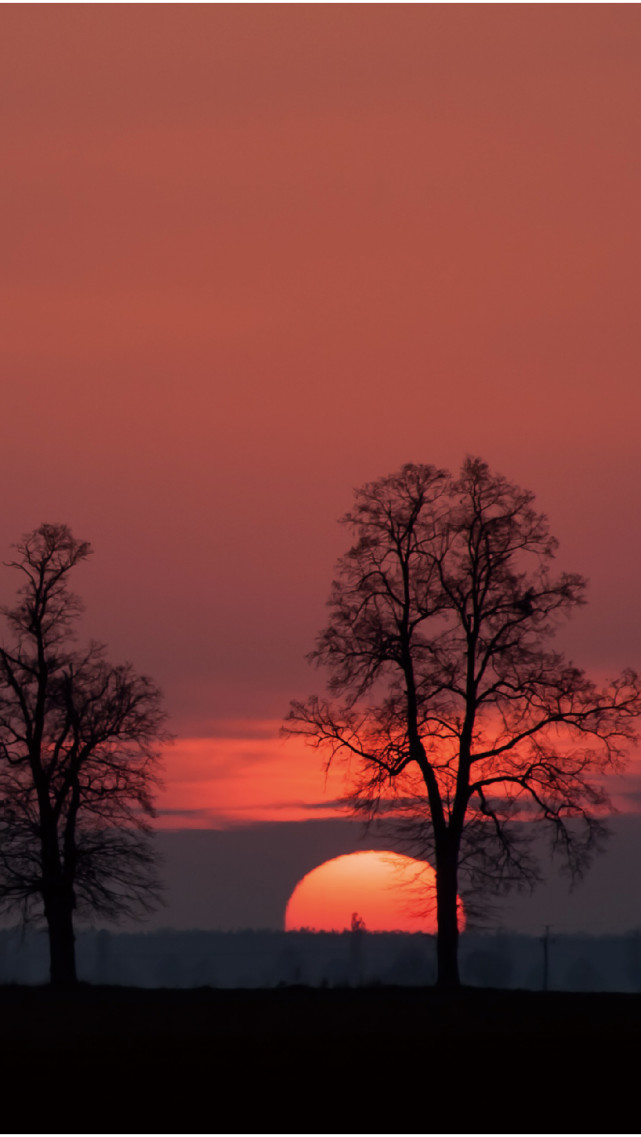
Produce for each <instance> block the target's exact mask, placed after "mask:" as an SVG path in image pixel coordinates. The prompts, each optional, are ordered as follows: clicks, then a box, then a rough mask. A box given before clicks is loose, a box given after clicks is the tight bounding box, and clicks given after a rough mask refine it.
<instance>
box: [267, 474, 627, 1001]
mask: <svg viewBox="0 0 641 1137" xmlns="http://www.w3.org/2000/svg"><path fill="white" fill-rule="evenodd" d="M532 502H533V495H532V494H531V493H529V492H527V491H523V490H521V489H519V488H518V487H517V486H515V485H512V484H510V483H509V482H508V481H507V480H506V479H505V478H503V477H501V476H500V475H497V474H494V473H492V472H491V471H490V470H489V468H488V466H487V465H486V464H485V463H484V462H482V461H480V460H479V459H468V460H467V461H466V462H465V464H464V466H463V469H462V472H461V475H460V477H459V478H453V477H452V476H451V475H450V474H449V473H448V472H446V471H443V470H438V469H436V468H435V467H433V466H424V465H406V466H404V467H403V468H402V469H401V471H400V472H399V473H397V474H394V475H390V476H389V477H385V478H381V479H380V480H379V481H376V482H372V483H369V484H368V485H366V486H364V487H363V488H362V489H360V490H358V491H357V492H356V499H355V505H354V508H353V510H352V511H351V512H350V513H348V514H347V515H346V516H345V517H344V518H343V522H344V523H345V524H346V525H347V526H348V527H349V529H350V530H351V531H352V533H353V534H354V537H355V543H354V544H353V545H352V547H351V548H350V549H349V551H348V552H347V554H346V555H345V556H344V557H343V558H342V559H341V560H340V561H339V564H338V569H337V576H336V580H335V581H334V583H333V586H332V591H331V595H330V600H329V606H330V609H331V616H330V619H329V622H328V624H327V626H326V628H325V629H324V630H323V631H322V632H321V633H320V636H319V638H318V644H317V647H316V650H315V651H314V652H312V654H311V659H312V660H313V661H314V662H315V663H317V664H320V665H323V666H324V667H325V668H327V671H328V673H329V681H328V687H329V693H330V696H333V697H330V698H326V699H320V698H318V697H316V696H313V697H310V698H309V699H308V700H307V701H306V702H295V703H293V704H292V708H291V711H290V714H289V716H288V721H287V725H286V729H287V730H288V731H290V732H293V733H297V734H300V735H303V736H304V737H305V738H306V739H307V740H308V741H309V742H310V743H311V744H313V745H314V746H316V747H322V748H323V750H324V751H325V752H326V753H327V754H328V759H327V764H328V765H329V764H330V763H331V762H332V761H333V760H334V759H336V758H337V757H345V758H347V759H349V760H350V770H351V776H352V782H351V786H350V794H349V797H348V799H346V800H347V801H348V803H350V804H351V805H352V806H353V808H355V809H356V810H359V811H361V812H362V813H363V814H364V815H365V816H366V817H367V818H372V817H374V816H376V815H377V813H381V812H383V811H387V815H388V816H396V817H397V819H399V825H400V826H401V832H402V834H403V837H404V839H405V842H406V847H408V848H409V851H412V852H413V853H414V854H415V855H419V856H424V857H425V858H427V859H430V860H433V862H434V867H435V869H436V906H437V920H438V979H439V983H440V984H441V985H442V986H446V987H456V986H457V985H458V983H459V973H458V962H457V947H458V934H459V929H458V917H457V894H458V893H459V891H461V892H463V894H464V895H465V896H466V898H468V897H469V896H470V895H471V896H472V897H473V896H474V895H477V896H478V895H479V894H481V893H483V892H486V891H488V890H489V891H491V890H498V891H501V890H504V889H507V888H510V887H512V886H521V887H522V886H532V885H533V884H534V883H536V881H537V880H538V879H539V865H538V860H537V858H536V856H535V854H534V849H533V840H532V838H533V834H534V832H535V831H536V829H537V828H540V827H541V826H544V827H546V828H547V829H548V830H549V834H550V837H551V841H552V845H553V848H554V849H555V850H556V852H558V853H561V854H563V855H564V859H565V863H566V864H567V867H568V868H569V871H570V872H571V873H572V874H573V875H574V876H578V875H580V874H581V873H582V872H583V871H584V870H585V868H586V867H587V866H588V864H589V862H590V858H591V856H592V854H593V853H594V852H595V850H597V849H598V848H599V845H600V842H601V840H602V839H603V837H604V836H605V829H604V826H603V824H602V820H601V818H602V816H603V814H604V812H605V808H606V806H607V798H606V795H605V793H604V792H603V789H602V782H601V778H602V775H604V774H605V773H607V772H608V771H612V770H618V769H619V768H620V766H621V762H622V759H623V757H624V754H625V747H626V744H627V743H629V742H630V741H631V740H632V739H634V738H635V737H636V736H635V734H634V730H633V724H634V719H635V717H636V716H638V715H639V713H640V712H641V690H640V686H639V680H638V678H637V675H636V674H635V673H634V672H632V671H626V672H624V673H623V674H622V675H621V676H620V677H619V678H618V679H616V680H615V681H614V682H612V683H611V684H610V685H607V686H604V687H603V688H598V687H597V686H596V685H595V684H594V683H592V682H591V681H590V680H589V679H588V678H587V676H586V675H585V673H584V672H583V671H582V670H580V669H579V668H578V667H576V666H574V664H573V663H571V662H568V661H567V660H566V659H565V658H564V657H563V656H562V655H561V654H559V653H558V652H554V651H552V650H551V649H550V647H549V646H548V645H549V641H550V639H551V637H552V636H553V634H554V632H555V631H556V629H557V627H558V624H559V621H560V620H561V619H562V618H563V617H565V616H567V615H569V614H570V613H571V612H572V611H573V609H575V608H576V607H577V606H578V605H580V604H582V603H583V602H584V590H585V582H584V580H583V579H582V578H581V577H580V576H578V575H576V574H569V573H562V574H561V575H559V576H556V577H554V576H552V573H551V568H552V560H553V557H554V553H555V549H556V541H555V540H554V539H553V538H552V537H551V536H550V533H549V528H548V523H547V519H546V518H545V517H544V516H543V515H542V514H540V513H537V512H536V511H535V509H534V508H533V504H532ZM403 819H405V821H404V823H403ZM524 822H536V823H538V824H537V825H532V824H529V825H528V824H524Z"/></svg>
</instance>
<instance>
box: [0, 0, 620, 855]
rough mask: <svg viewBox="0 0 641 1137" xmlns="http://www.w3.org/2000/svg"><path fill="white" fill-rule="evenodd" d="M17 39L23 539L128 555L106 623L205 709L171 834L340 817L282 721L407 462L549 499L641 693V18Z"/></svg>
mask: <svg viewBox="0 0 641 1137" xmlns="http://www.w3.org/2000/svg"><path fill="white" fill-rule="evenodd" d="M0 27H1V34H0V86H1V87H2V92H1V97H0V104H1V111H0V115H1V119H0V123H1V145H2V155H3V177H2V182H1V187H0V192H1V194H2V202H1V209H0V224H1V225H2V228H3V234H2V257H1V258H0V273H1V289H2V295H1V304H0V313H1V315H0V319H1V320H2V334H1V337H0V345H1V346H0V350H1V351H2V357H3V359H2V377H3V378H2V382H3V412H4V413H3V431H2V446H0V464H1V476H2V484H3V486H4V490H5V492H4V498H3V509H2V511H1V512H0V549H2V550H3V551H4V550H7V551H8V547H9V545H10V544H11V542H12V541H15V540H16V539H17V538H18V537H19V535H20V534H21V533H23V532H24V531H26V530H29V529H31V528H33V527H35V526H36V525H38V524H39V523H40V522H41V521H43V520H44V521H51V522H65V523H67V524H69V525H70V526H71V527H72V529H73V531H74V533H75V535H76V536H78V537H81V538H83V539H88V540H90V541H91V542H92V544H93V546H94V548H95V556H94V557H93V558H92V560H91V561H90V562H89V563H88V564H87V565H86V566H83V567H82V568H80V569H78V570H77V573H76V581H75V586H76V588H77V590H78V591H79V592H80V593H81V594H82V596H83V598H84V600H85V603H86V607H87V613H86V616H85V619H84V625H83V628H84V632H85V633H86V634H87V635H92V636H93V637H95V638H97V639H101V640H104V641H106V642H107V643H108V645H109V649H110V655H111V657H112V658H113V659H114V661H116V660H120V659H123V658H128V659H131V660H132V662H133V663H134V664H135V665H136V666H137V667H138V668H139V669H140V670H143V671H146V672H148V673H149V674H151V675H152V676H153V677H154V678H155V679H156V680H157V681H158V682H159V683H160V684H161V686H162V687H163V689H164V691H165V694H166V702H167V707H168V710H169V712H170V714H171V716H172V717H171V726H172V729H173V731H174V732H175V734H176V736H177V741H176V744H175V747H174V748H173V750H172V752H171V753H170V755H169V756H168V759H167V789H166V792H165V793H164V795H163V796H162V798H161V800H160V805H161V808H162V810H163V813H162V818H161V820H162V823H163V824H164V825H166V826H169V827H183V826H186V827H196V828H197V827H202V826H204V827H207V826H214V827H215V826H220V825H226V824H229V823H230V822H242V821H244V822H248V821H265V820H274V819H278V820H279V821H286V820H302V819H304V818H306V817H307V818H310V817H327V816H331V814H332V812H333V807H332V805H331V802H332V799H333V797H335V796H336V795H337V794H339V793H340V790H341V782H340V779H336V780H335V781H334V782H332V783H330V784H328V785H327V786H325V784H324V779H323V775H322V771H321V770H320V767H319V761H318V757H317V755H316V754H315V753H314V752H313V751H307V750H306V749H305V748H302V747H301V746H299V745H298V744H291V743H290V744H288V745H287V746H284V744H283V743H282V742H281V741H279V739H278V733H277V732H278V727H279V725H280V722H281V719H282V717H283V715H284V714H285V713H286V711H287V707H288V703H289V700H290V698H292V697H304V696H306V695H307V694H308V693H310V692H311V691H313V690H317V689H319V686H320V684H321V678H320V676H318V675H316V674H315V673H314V672H312V671H310V670H309V668H308V666H307V665H306V663H305V661H304V655H305V653H306V652H307V651H308V650H310V648H311V647H312V646H313V642H314V636H315V634H316V632H317V631H318V630H319V628H320V627H321V626H322V624H323V622H324V619H325V607H324V605H325V600H326V598H327V595H328V592H329V585H330V581H331V577H332V569H333V565H334V563H335V561H336V559H337V557H338V556H339V555H340V554H341V553H342V552H343V551H344V550H345V547H346V542H347V534H346V533H345V531H343V530H342V529H341V527H340V526H338V525H337V524H336V522H337V519H338V517H340V516H341V515H342V514H343V513H344V512H345V511H346V510H347V509H348V508H349V506H350V504H351V499H352V491H353V488H354V487H356V486H359V485H361V484H362V483H363V482H365V481H368V480H371V479H373V478H377V477H379V476H382V475H385V474H388V473H390V472H392V471H393V470H395V469H397V468H398V467H399V466H400V465H401V464H402V463H404V462H407V461H413V462H427V463H434V464H436V465H439V466H445V467H448V468H450V469H456V468H458V467H459V466H460V463H461V462H462V460H463V459H464V457H465V455H466V454H468V453H471V454H475V455H480V456H481V457H483V458H484V459H486V460H487V461H488V462H489V463H490V465H491V466H492V467H493V468H495V469H496V470H498V471H500V472H501V473H503V474H505V475H507V476H508V477H509V478H511V479H512V480H514V481H516V482H518V483H519V484H521V485H524V486H527V487H528V488H530V489H532V490H533V491H534V492H535V493H536V495H537V503H538V505H539V507H540V508H541V509H542V510H544V511H545V512H547V513H548V515H549V517H550V521H551V527H552V531H553V532H554V533H555V534H556V535H557V537H558V538H559V540H560V542H561V544H560V552H559V568H565V569H568V570H571V571H578V572H581V573H583V574H585V575H586V576H587V577H588V578H589V580H590V590H589V600H590V603H589V606H588V607H587V608H586V609H584V610H582V611H581V612H580V613H578V614H577V616H576V618H575V620H574V622H573V625H572V626H571V627H570V628H569V630H568V632H567V634H564V638H563V646H565V647H566V648H567V650H568V651H569V652H570V654H571V655H572V656H573V657H574V658H575V660H576V662H577V663H579V664H581V665H583V666H586V667H587V668H588V669H589V670H590V671H591V672H592V673H594V675H595V676H596V677H601V676H603V677H605V676H607V675H609V674H612V673H615V672H617V671H619V670H620V668H621V667H623V666H625V665H631V666H637V667H639V666H641V652H640V650H639V645H640V643H641V603H640V602H639V585H638V576H639V570H638V565H639V561H640V559H641V525H640V524H639V519H640V517H641V476H640V475H641V452H640V446H639V422H640V420H641V413H640V412H641V384H640V379H639V376H640V374H641V368H640V363H641V338H640V334H639V327H640V324H639V313H638V307H639V294H640V292H641V248H640V235H641V231H640V223H639V217H640V211H639V202H641V159H640V155H641V149H640V145H639V140H640V138H641V68H640V67H639V59H640V58H641V11H640V9H639V6H638V5H634V4H633V5H613V6H607V5H582V4H579V5H524V6H521V5H489V6H487V5H478V6H477V5H465V4H462V5H431V4H420V5H408V6H403V5H401V6H395V5H381V6H378V5H368V4H365V5H264V6H263V5H218V4H206V5H198V6H190V5H184V6H183V5H133V6H128V5H56V4H54V5H43V6H39V5H4V6H3V7H2V11H1V12H0ZM3 555H4V553H3ZM0 586H1V588H2V595H3V596H9V595H10V593H11V590H12V589H13V587H14V584H13V579H12V577H11V574H10V573H9V570H6V569H4V570H2V573H1V574H0ZM640 784H641V783H640V782H639V780H638V779H637V778H636V777H635V776H632V775H631V776H630V777H629V779H628V781H627V782H626V783H625V784H623V785H621V786H619V787H614V788H615V790H616V792H617V795H618V800H619V801H620V803H622V804H623V805H624V806H625V807H626V808H639V805H640V802H641V798H640V797H639V787H640ZM635 795H636V796H635ZM336 851H337V852H340V849H338V850H336Z"/></svg>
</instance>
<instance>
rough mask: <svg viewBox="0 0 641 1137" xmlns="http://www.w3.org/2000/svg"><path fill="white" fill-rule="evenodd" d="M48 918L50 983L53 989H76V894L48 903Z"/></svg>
mask: <svg viewBox="0 0 641 1137" xmlns="http://www.w3.org/2000/svg"><path fill="white" fill-rule="evenodd" d="M45 918H46V921H47V932H48V934H49V981H50V983H51V986H52V987H74V986H75V985H76V983H77V982H78V976H77V974H76V937H75V934H74V930H73V893H69V894H68V892H67V890H64V891H60V892H58V893H57V894H55V895H53V896H50V897H48V898H47V899H46V900H45Z"/></svg>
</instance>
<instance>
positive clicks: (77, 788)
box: [0, 525, 167, 985]
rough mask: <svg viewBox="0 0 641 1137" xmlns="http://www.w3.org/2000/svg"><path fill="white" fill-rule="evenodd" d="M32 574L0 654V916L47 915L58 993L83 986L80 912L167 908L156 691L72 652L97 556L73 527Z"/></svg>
mask: <svg viewBox="0 0 641 1137" xmlns="http://www.w3.org/2000/svg"><path fill="white" fill-rule="evenodd" d="M15 548H16V550H17V553H18V557H17V559H16V560H14V561H12V562H11V565H12V567H14V568H15V569H16V570H17V571H18V572H19V573H20V574H21V577H22V585H21V587H20V589H19V592H18V602H17V604H16V605H15V607H12V608H8V607H5V608H3V609H2V612H3V614H4V616H5V617H6V620H7V623H8V626H9V631H10V633H11V635H10V641H9V642H8V643H6V644H5V646H3V647H0V907H1V908H3V909H4V910H11V909H15V908H19V909H20V910H21V911H22V914H23V918H25V919H26V918H28V917H29V916H30V915H31V914H33V913H35V912H38V913H43V914H44V918H45V921H46V925H47V930H48V935H49V947H50V974H51V982H52V983H53V984H56V985H70V984H73V983H75V982H76V963H75V936H74V915H75V914H76V913H78V914H81V915H82V914H88V913H90V912H98V913H101V914H102V915H104V916H106V917H108V918H110V919H114V918H116V917H118V916H121V915H123V914H127V913H132V914H133V913H134V912H135V911H136V910H138V909H139V908H140V906H142V907H143V909H144V908H151V907H153V906H154V904H155V903H156V901H157V900H158V899H159V881H158V879H157V876H156V871H155V859H154V853H153V849H152V846H151V842H150V826H149V819H150V818H151V817H152V816H153V804H152V795H153V791H154V789H155V788H156V787H157V785H158V771H157V759H158V745H159V743H160V742H161V741H162V740H163V739H164V738H166V737H167V735H166V733H165V729H164V721H165V715H164V713H163V711H162V709H161V704H160V693H159V691H158V688H157V687H156V686H155V685H154V684H153V683H152V682H151V681H150V680H149V679H147V678H145V677H144V676H140V675H137V674H136V673H135V672H134V671H133V669H132V667H131V666H130V665H128V664H125V665H122V666H116V667H114V666H112V665H111V664H109V663H108V662H107V660H106V658H105V651H104V648H103V647H101V646H99V645H96V644H93V643H92V644H90V645H89V646H88V647H87V648H86V650H84V651H80V650H77V649H76V648H74V646H73V640H74V634H73V623H74V619H75V618H76V617H77V616H78V615H79V613H80V611H81V605H80V602H79V600H78V598H77V597H76V596H75V595H74V594H73V593H72V592H70V591H69V587H68V577H69V574H70V573H71V571H72V569H73V568H74V567H75V566H76V565H77V564H78V563H79V562H80V561H82V560H84V559H85V558H86V557H87V556H88V555H89V554H90V552H91V548H90V546H89V544H87V543H86V542H83V541H77V540H76V539H75V538H74V537H73V536H72V535H71V533H70V531H69V529H68V528H67V527H66V526H64V525H41V526H40V527H39V528H38V529H36V530H35V531H34V532H33V533H31V534H29V535H28V536H26V537H24V538H23V540H22V541H21V542H20V543H19V544H18V545H16V546H15Z"/></svg>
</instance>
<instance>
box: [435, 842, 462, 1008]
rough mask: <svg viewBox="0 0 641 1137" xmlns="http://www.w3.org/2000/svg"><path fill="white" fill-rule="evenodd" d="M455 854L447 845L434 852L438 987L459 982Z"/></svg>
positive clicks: (450, 987)
mask: <svg viewBox="0 0 641 1137" xmlns="http://www.w3.org/2000/svg"><path fill="white" fill-rule="evenodd" d="M457 859H458V858H457V856H456V853H455V852H454V851H453V850H451V849H447V850H445V851H443V852H441V853H440V854H439V853H437V856H436V919H437V933H436V959H437V969H438V970H437V978H436V985H437V987H439V988H440V989H441V990H442V991H456V990H458V988H459V987H460V986H461V980H460V977H459V970H458V939H459V933H458V912H457V900H458V880H457V875H458V874H457Z"/></svg>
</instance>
